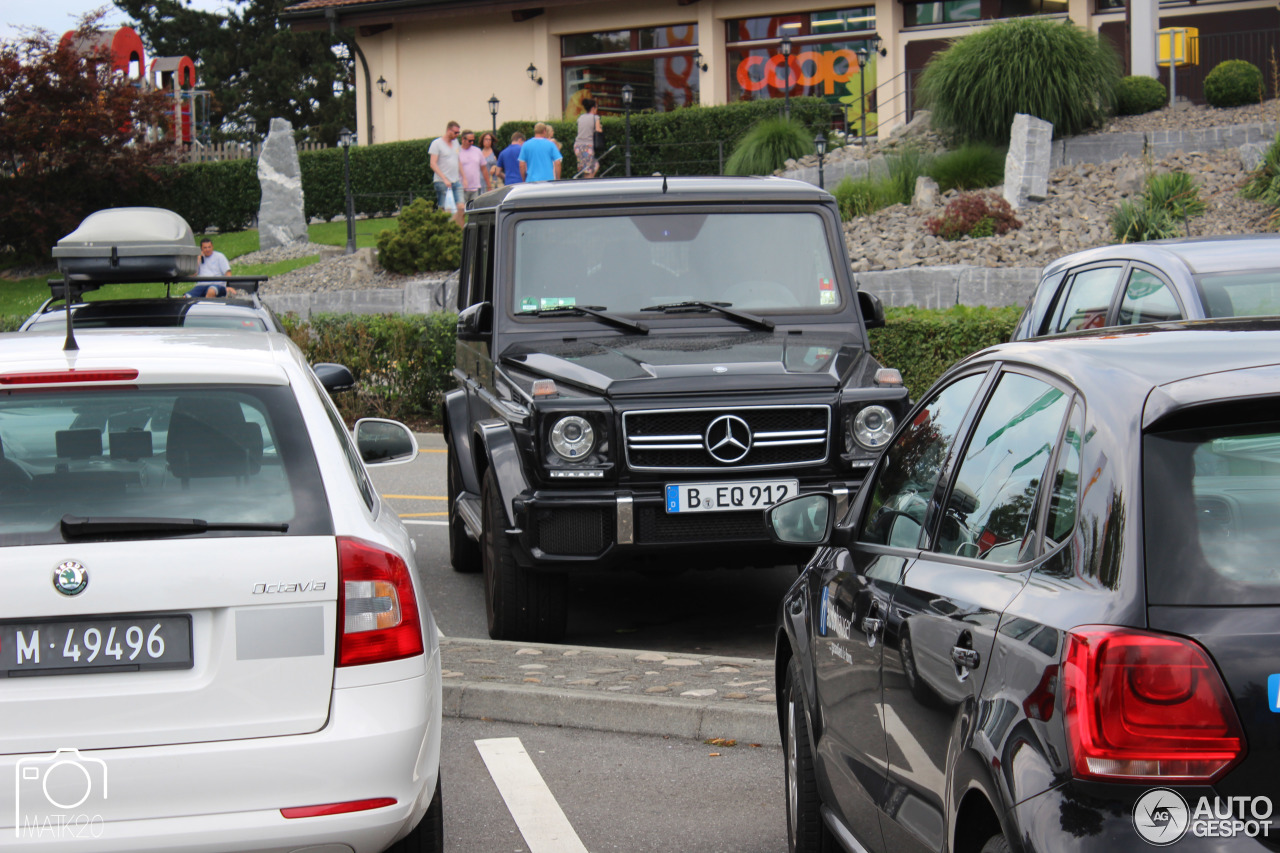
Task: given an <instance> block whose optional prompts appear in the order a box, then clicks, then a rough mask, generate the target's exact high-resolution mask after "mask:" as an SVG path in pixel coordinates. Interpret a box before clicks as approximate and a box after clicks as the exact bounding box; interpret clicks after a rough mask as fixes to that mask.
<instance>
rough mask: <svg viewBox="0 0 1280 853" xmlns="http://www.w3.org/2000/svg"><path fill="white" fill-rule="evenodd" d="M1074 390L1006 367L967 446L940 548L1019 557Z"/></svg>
mask: <svg viewBox="0 0 1280 853" xmlns="http://www.w3.org/2000/svg"><path fill="white" fill-rule="evenodd" d="M1070 401H1071V397H1070V395H1069V394H1067V393H1066V392H1065V391H1063V390H1062V389H1060V388H1057V387H1056V386H1053V385H1050V384H1048V383H1047V382H1044V381H1043V380H1040V379H1036V378H1034V377H1031V376H1024V375H1022V374H1018V373H1005V374H1004V375H1002V376H1001V377H1000V380H999V384H997V385H996V389H995V391H994V392H993V393H992V394H991V398H990V400H988V402H987V405H986V408H985V410H984V411H983V413H982V416H981V418H980V419H979V421H978V425H977V427H976V428H975V429H974V431H973V436H972V438H971V439H970V441H969V445H968V447H967V448H966V449H965V455H964V460H963V461H962V462H961V463H960V469H959V471H958V472H957V474H956V478H955V481H954V483H953V484H952V486H951V493H950V494H949V495H948V497H947V502H946V511H945V512H944V513H943V517H942V524H941V526H940V529H939V531H938V537H937V543H936V545H935V548H934V550H936V551H938V552H939V553H942V554H951V555H955V556H957V557H973V558H977V559H979V560H987V561H989V562H992V563H1017V562H1020V560H1021V559H1022V558H1021V556H1020V555H1021V554H1022V553H1023V548H1024V546H1025V545H1026V544H1027V542H1028V539H1029V537H1031V536H1032V535H1033V534H1034V533H1035V522H1034V510H1035V507H1036V496H1037V494H1038V493H1039V491H1040V484H1041V481H1042V480H1043V478H1044V473H1045V470H1046V468H1047V467H1048V465H1049V457H1050V456H1051V455H1052V454H1053V448H1054V446H1055V445H1056V444H1057V441H1058V436H1059V435H1060V434H1061V432H1062V419H1063V418H1064V417H1065V416H1066V413H1067V406H1068V404H1069V403H1070Z"/></svg>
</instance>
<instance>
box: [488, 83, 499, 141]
mask: <svg viewBox="0 0 1280 853" xmlns="http://www.w3.org/2000/svg"><path fill="white" fill-rule="evenodd" d="M489 117H490V118H492V119H493V136H494V141H495V144H496V142H497V137H498V96H497V95H490V96H489Z"/></svg>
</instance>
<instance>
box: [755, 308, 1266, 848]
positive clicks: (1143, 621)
mask: <svg viewBox="0 0 1280 853" xmlns="http://www.w3.org/2000/svg"><path fill="white" fill-rule="evenodd" d="M922 397H923V402H921V403H920V404H919V405H917V406H916V408H915V409H914V410H913V412H912V413H911V414H910V415H909V416H908V417H907V418H906V419H905V420H904V421H903V423H902V426H901V427H900V428H899V429H898V431H897V433H896V434H895V436H894V438H893V440H892V442H891V443H890V444H889V445H888V446H887V449H886V450H885V451H884V452H883V454H882V455H881V457H880V459H879V460H878V461H877V463H876V467H875V468H874V471H873V474H872V476H870V477H869V478H868V479H867V480H866V482H865V484H864V486H863V488H862V490H861V491H860V492H859V494H858V496H857V498H856V499H855V500H854V501H853V502H852V503H851V504H850V506H849V510H848V512H847V513H846V514H845V515H844V517H843V518H841V519H836V518H835V515H836V513H835V509H834V508H835V502H834V501H833V500H832V498H830V497H828V496H825V495H821V494H810V495H803V496H800V497H798V498H794V499H792V500H790V501H787V502H784V503H781V504H778V505H776V506H775V507H774V508H773V509H772V510H771V511H770V513H769V521H770V526H771V529H772V531H773V533H774V535H775V536H777V537H778V538H779V539H780V540H781V541H785V542H788V543H801V542H807V543H812V544H815V545H821V546H823V547H821V548H820V549H819V550H818V552H817V553H816V555H815V556H814V558H813V559H812V561H811V562H810V563H809V564H808V566H807V567H806V568H805V570H804V571H803V573H802V574H801V576H800V577H799V579H798V580H797V581H796V583H795V585H794V586H793V587H792V588H791V589H790V590H789V591H788V593H787V595H786V597H785V598H784V600H783V603H782V606H781V612H780V627H779V632H778V645H777V658H776V661H777V683H778V700H779V704H778V716H779V723H780V726H781V732H782V740H783V744H784V747H785V750H784V751H785V755H786V781H787V785H786V796H787V816H788V829H789V838H790V848H791V849H792V850H802V851H818V850H833V849H845V850H850V851H863V850H872V851H880V850H885V851H895V853H898V851H903V853H907V851H955V853H980V851H985V853H995V851H1005V850H1013V851H1047V850H1055V851H1056V850H1079V851H1097V850H1134V849H1142V848H1144V847H1145V846H1146V843H1151V844H1155V845H1160V846H1163V845H1169V844H1175V843H1176V845H1177V847H1178V848H1180V849H1194V850H1261V849H1277V847H1280V823H1277V816H1276V815H1274V814H1273V805H1274V804H1275V803H1276V801H1277V798H1278V797H1280V777H1278V776H1277V774H1276V773H1275V767H1276V763H1277V761H1280V716H1277V714H1278V713H1280V524H1278V523H1277V511H1278V510H1280V323H1276V322H1273V321H1253V322H1247V321H1239V320H1234V321H1197V322H1185V323H1181V324H1176V325H1174V324H1166V325H1164V326H1162V327H1161V329H1160V330H1157V329H1156V328H1155V327H1152V326H1145V327H1144V326H1138V327H1132V328H1130V329H1127V330H1124V331H1117V330H1109V331H1106V332H1089V333H1079V334H1075V335H1067V336H1062V337H1058V338H1051V339H1042V340H1038V341H1031V342H1023V343H1013V344H1005V345H1002V346H999V347H995V348H992V349H989V350H986V351H984V352H981V353H978V354H977V355H974V356H971V357H970V358H968V359H966V360H964V361H962V362H960V363H959V364H957V365H956V366H954V367H953V368H952V369H951V370H950V371H948V373H947V374H946V375H944V376H943V378H942V379H940V380H939V382H938V383H937V384H936V385H935V386H934V387H933V388H932V389H931V390H930V391H929V392H928V393H927V394H924V395H922Z"/></svg>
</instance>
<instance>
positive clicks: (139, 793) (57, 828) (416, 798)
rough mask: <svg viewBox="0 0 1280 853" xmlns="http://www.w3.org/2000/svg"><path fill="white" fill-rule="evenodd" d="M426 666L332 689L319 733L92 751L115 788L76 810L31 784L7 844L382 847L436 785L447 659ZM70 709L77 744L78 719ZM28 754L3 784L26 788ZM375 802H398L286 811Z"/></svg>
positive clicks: (95, 764) (113, 848) (328, 850)
mask: <svg viewBox="0 0 1280 853" xmlns="http://www.w3.org/2000/svg"><path fill="white" fill-rule="evenodd" d="M433 654H437V655H438V652H435V651H434V649H433ZM428 664H429V665H428V666H427V669H426V673H427V674H425V675H421V676H417V677H413V678H407V679H403V680H399V681H394V682H390V683H382V684H374V685H367V686H359V687H348V688H341V689H336V690H335V691H334V693H333V699H332V702H331V706H330V716H329V720H328V722H327V724H326V725H325V727H324V728H323V729H321V730H320V731H318V732H315V733H312V734H307V735H293V736H285V737H268V738H250V739H245V740H237V741H223V742H215V743H193V744H173V745H166V746H157V747H146V748H138V749H103V750H92V751H86V752H83V753H81V756H83V757H84V758H85V766H86V767H87V768H88V769H89V771H90V772H91V773H92V774H93V776H92V778H93V779H94V785H95V789H96V787H97V783H98V781H99V780H98V776H99V775H101V776H102V777H103V778H102V780H101V781H102V782H103V783H104V784H102V785H101V787H102V788H103V789H104V790H105V792H106V796H105V797H98V795H97V792H96V790H95V791H94V793H93V794H91V796H90V797H89V798H88V800H87V801H86V802H84V803H83V804H81V805H80V806H78V807H76V808H71V809H65V808H59V807H57V806H55V805H53V804H51V803H50V802H48V800H47V798H45V797H44V796H43V795H42V793H41V789H40V788H39V780H35V779H33V780H28V781H27V783H26V784H25V785H23V787H22V788H21V790H16V792H15V795H13V796H8V797H6V798H5V799H4V800H0V803H3V805H0V848H3V849H5V850H10V851H14V853H18V851H23V853H26V851H31V853H37V851H40V852H41V853H49V852H50V851H61V850H74V851H77V853H78V852H79V851H84V853H128V851H172V850H183V851H202V852H203V853H215V852H216V851H253V852H254V853H268V852H269V853H287V851H295V850H299V849H302V848H315V850H314V851H311V853H338V851H347V850H348V849H350V850H352V851H355V853H366V851H368V853H374V851H379V850H382V849H384V848H385V847H386V846H387V845H389V844H390V843H391V842H393V841H394V840H396V839H397V838H399V837H400V836H402V835H403V834H405V833H406V832H408V831H409V830H410V829H411V828H412V827H413V826H415V825H416V824H417V822H418V821H419V820H420V819H421V818H422V816H423V814H425V812H426V809H427V807H428V806H429V805H430V801H431V797H432V795H433V794H434V792H435V785H436V778H437V774H438V773H439V766H440V724H441V705H440V667H439V661H438V659H437V660H432V661H429V662H428ZM156 712H157V713H163V709H156ZM69 717H70V720H71V724H70V725H69V727H68V737H67V740H68V743H69V744H71V745H73V744H74V740H75V736H74V714H71V715H69ZM27 758H30V756H20V755H5V756H0V780H2V781H0V791H8V790H14V789H12V788H10V785H14V786H16V785H18V784H19V782H20V780H19V779H18V778H17V771H18V764H19V762H20V761H21V760H22V759H27ZM95 759H96V761H94V760H95ZM99 762H100V764H99ZM33 786H35V787H33ZM24 797H25V799H24ZM373 798H393V799H394V800H395V803H394V804H393V805H390V806H386V807H384V808H379V809H370V810H364V811H357V812H349V813H346V814H338V815H328V816H323V817H308V818H295V819H286V818H285V817H284V816H283V815H282V814H281V811H280V810H281V809H282V808H288V807H297V806H308V805H321V804H329V803H341V802H351V801H355V800H364V799H373Z"/></svg>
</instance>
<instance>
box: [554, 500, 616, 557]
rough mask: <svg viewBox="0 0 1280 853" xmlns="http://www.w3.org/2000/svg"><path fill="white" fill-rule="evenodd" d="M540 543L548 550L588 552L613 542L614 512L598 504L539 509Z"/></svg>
mask: <svg viewBox="0 0 1280 853" xmlns="http://www.w3.org/2000/svg"><path fill="white" fill-rule="evenodd" d="M536 521H537V528H536V529H537V531H538V547H540V548H541V549H542V550H543V551H545V552H547V553H548V554H564V555H566V556H589V555H592V554H599V553H600V552H601V551H603V550H604V549H605V547H606V546H608V545H611V544H613V527H614V524H615V522H614V513H613V511H612V510H610V509H603V508H599V507H575V508H566V509H557V510H554V511H543V512H540V513H539V514H538V515H537V517H536Z"/></svg>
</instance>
